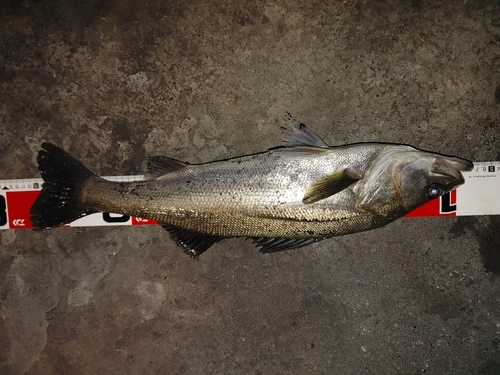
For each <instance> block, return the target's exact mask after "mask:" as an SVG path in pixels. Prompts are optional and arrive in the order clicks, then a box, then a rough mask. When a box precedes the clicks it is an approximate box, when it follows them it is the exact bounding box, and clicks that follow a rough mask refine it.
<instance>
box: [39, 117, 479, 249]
mask: <svg viewBox="0 0 500 375" xmlns="http://www.w3.org/2000/svg"><path fill="white" fill-rule="evenodd" d="M286 120H287V123H288V127H287V128H286V131H285V133H284V139H283V142H282V144H281V146H278V147H274V148H271V149H269V150H267V151H265V152H260V153H255V154H250V155H245V156H241V157H235V158H230V159H225V160H218V161H213V162H207V163H203V164H189V163H186V162H182V161H179V160H176V159H172V158H169V157H166V156H153V157H150V158H149V159H148V163H147V164H148V166H147V169H148V171H147V174H146V175H145V178H144V179H143V180H140V181H134V182H116V181H109V180H106V179H104V178H101V177H99V176H97V175H96V174H94V173H93V172H91V171H90V170H89V169H88V168H87V167H85V166H84V165H83V164H82V163H81V162H79V161H78V160H77V159H75V158H74V157H73V156H71V155H70V154H68V153H67V152H66V151H64V150H62V149H61V148H59V147H57V146H55V145H53V144H50V143H43V144H42V149H41V150H40V152H39V154H38V157H37V161H38V165H39V170H40V173H41V175H42V178H43V180H44V182H43V185H42V190H41V193H40V195H39V196H38V198H37V199H36V201H35V202H34V204H33V205H32V207H31V210H30V213H31V216H30V220H31V222H32V224H33V226H34V227H35V229H36V230H45V229H50V228H54V227H58V226H61V225H64V224H68V223H71V222H72V221H74V220H76V219H78V218H80V217H83V216H85V215H89V214H93V213H96V212H112V213H116V214H123V215H129V216H136V217H140V218H145V219H154V220H157V221H158V223H159V224H160V225H161V226H162V227H163V228H165V229H166V230H167V231H168V232H169V233H170V236H171V238H172V239H173V240H174V241H175V242H176V243H177V245H179V246H180V247H181V248H183V249H184V251H185V252H186V253H188V254H189V255H191V256H193V257H197V256H199V255H200V254H202V253H203V252H205V251H206V250H207V249H209V248H210V247H211V246H213V245H214V244H216V243H217V242H219V241H221V240H222V239H225V238H231V237H246V238H249V239H251V240H253V242H254V243H255V244H256V245H257V246H258V247H260V251H261V252H265V253H270V252H277V251H283V250H289V249H296V248H300V247H303V246H306V245H309V244H312V243H314V242H317V241H320V240H323V239H326V238H329V237H333V236H340V235H346V234H351V233H356V232H361V231H366V230H371V229H375V228H379V227H382V226H384V225H387V224H389V223H390V222H392V221H394V220H396V219H398V218H400V217H402V216H404V215H405V214H407V213H409V212H411V211H413V210H414V209H416V208H417V207H419V206H421V205H423V204H425V203H427V202H428V201H430V200H432V199H436V198H437V197H439V196H441V195H443V194H445V193H447V192H449V191H450V190H452V189H454V188H456V187H458V186H460V185H461V184H463V183H464V177H463V175H462V173H461V172H464V171H470V170H472V167H473V164H472V163H471V162H470V161H469V160H466V159H462V158H459V157H456V156H447V155H442V154H439V153H434V152H429V151H423V150H419V149H416V148H414V147H412V146H409V145H405V144H393V143H354V144H348V145H342V146H332V147H331V146H328V145H327V144H326V143H325V142H324V141H323V140H322V139H321V138H320V137H319V136H318V135H316V134H315V133H314V132H313V131H312V130H311V129H309V128H308V127H307V126H306V125H305V124H303V123H301V122H300V121H298V120H296V119H295V118H294V117H293V116H292V115H290V114H289V113H287V114H286Z"/></svg>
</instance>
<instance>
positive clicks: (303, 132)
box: [283, 112, 329, 148]
mask: <svg viewBox="0 0 500 375" xmlns="http://www.w3.org/2000/svg"><path fill="white" fill-rule="evenodd" d="M285 117H286V119H287V121H288V124H289V125H290V126H289V127H288V128H284V129H285V132H284V134H283V136H284V138H283V146H287V147H293V146H312V147H320V148H329V146H328V145H327V144H326V143H325V142H324V141H323V140H322V139H321V138H320V137H318V135H317V134H316V133H314V132H313V131H312V130H311V129H309V128H308V127H307V126H306V125H305V124H303V123H301V122H300V121H298V120H296V119H294V118H293V116H292V115H291V114H290V113H288V112H287V113H286V115H285ZM289 128H290V129H289Z"/></svg>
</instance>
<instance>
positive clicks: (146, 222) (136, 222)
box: [132, 216, 158, 225]
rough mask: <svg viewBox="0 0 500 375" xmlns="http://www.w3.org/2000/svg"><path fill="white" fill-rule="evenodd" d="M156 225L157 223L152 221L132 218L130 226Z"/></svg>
mask: <svg viewBox="0 0 500 375" xmlns="http://www.w3.org/2000/svg"><path fill="white" fill-rule="evenodd" d="M153 224H158V221H156V220H153V219H143V218H140V217H135V216H132V225H153Z"/></svg>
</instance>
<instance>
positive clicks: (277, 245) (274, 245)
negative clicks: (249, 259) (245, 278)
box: [251, 237, 323, 253]
mask: <svg viewBox="0 0 500 375" xmlns="http://www.w3.org/2000/svg"><path fill="white" fill-rule="evenodd" d="M251 239H252V240H253V242H254V243H255V244H256V245H257V246H260V247H261V248H260V252H261V253H276V252H278V251H285V250H291V249H298V248H300V247H303V246H307V245H310V244H312V243H314V242H318V241H321V240H322V239H323V238H268V237H253V238H251Z"/></svg>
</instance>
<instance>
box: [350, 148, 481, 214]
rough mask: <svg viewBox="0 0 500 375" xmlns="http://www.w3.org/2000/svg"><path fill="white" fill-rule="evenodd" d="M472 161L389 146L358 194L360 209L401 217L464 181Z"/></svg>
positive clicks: (369, 171) (365, 179) (374, 165)
mask: <svg viewBox="0 0 500 375" xmlns="http://www.w3.org/2000/svg"><path fill="white" fill-rule="evenodd" d="M472 168H473V164H472V162H470V161H468V160H466V159H462V158H459V157H455V156H446V155H441V154H436V153H431V152H427V151H421V150H418V149H415V148H413V147H410V146H390V147H389V148H388V149H387V150H385V151H384V152H382V153H381V155H380V156H379V157H378V158H377V159H376V160H375V161H374V162H373V164H372V166H371V167H370V168H369V169H368V170H367V173H366V176H364V178H363V181H361V182H362V184H361V189H360V190H359V194H358V202H359V204H358V206H359V208H361V209H363V210H365V211H369V212H372V213H373V214H376V215H378V216H383V217H386V218H397V217H401V216H403V215H405V214H407V213H409V212H411V211H413V210H414V209H416V208H417V207H420V206H421V205H423V204H425V203H427V202H429V201H431V200H433V199H435V198H438V197H440V196H441V195H443V194H445V193H447V192H449V191H450V190H453V189H455V188H456V187H458V186H460V185H462V184H463V183H464V177H463V175H462V172H464V171H470V170H472Z"/></svg>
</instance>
